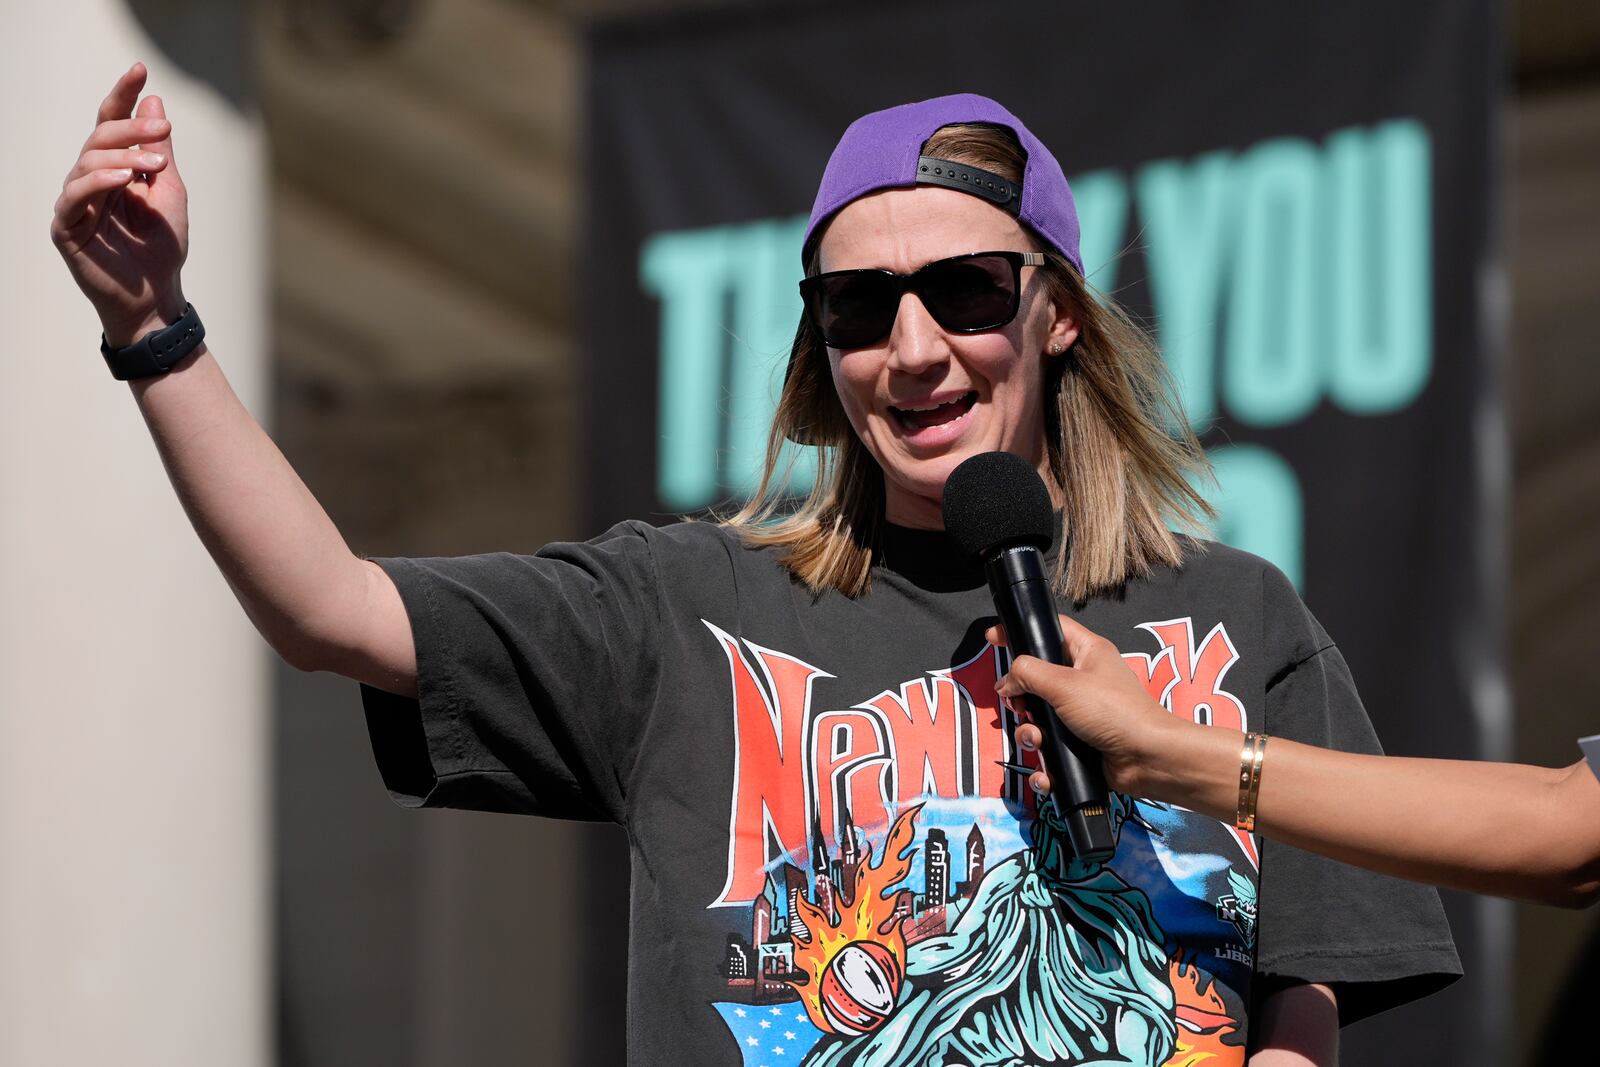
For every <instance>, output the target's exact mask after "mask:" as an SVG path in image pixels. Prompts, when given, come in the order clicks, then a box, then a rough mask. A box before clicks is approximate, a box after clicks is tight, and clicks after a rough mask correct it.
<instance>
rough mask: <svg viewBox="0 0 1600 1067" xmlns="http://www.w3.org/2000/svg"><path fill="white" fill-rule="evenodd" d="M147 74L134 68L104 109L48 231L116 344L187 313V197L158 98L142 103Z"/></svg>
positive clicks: (138, 66) (65, 185)
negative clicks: (184, 272)
mask: <svg viewBox="0 0 1600 1067" xmlns="http://www.w3.org/2000/svg"><path fill="white" fill-rule="evenodd" d="M146 74H147V72H146V70H145V68H144V65H143V64H142V63H136V64H134V65H133V67H132V68H131V69H130V70H129V71H128V72H127V73H126V74H124V75H123V76H122V77H121V78H119V79H118V80H117V84H116V85H115V86H114V87H113V88H112V90H111V92H110V94H109V95H108V96H107V97H106V98H105V100H104V101H103V102H102V103H101V105H100V111H99V114H98V116H97V117H96V124H95V128H94V131H93V132H92V133H90V134H89V139H88V140H87V141H85V142H84V145H83V149H82V151H81V152H80V154H79V156H78V160H77V163H76V164H75V165H74V166H73V168H72V170H71V171H69V172H68V174H67V177H66V180H65V181H64V182H63V183H62V190H61V196H60V198H59V199H58V200H57V201H56V207H55V217H54V218H53V219H52V220H51V224H50V237H51V239H52V240H53V241H54V242H55V245H56V248H57V249H58V250H59V251H60V253H61V256H62V258H63V259H64V260H66V263H67V269H68V270H70V271H71V272H72V277H73V279H74V280H75V281H76V282H77V283H78V287H79V288H80V289H82V290H83V292H84V295H85V296H87V297H88V298H89V300H90V302H91V303H92V304H94V307H95V310H96V311H97V312H98V313H99V315H100V321H101V323H102V325H103V326H104V327H105V331H106V337H107V340H108V341H110V342H111V343H112V344H113V345H121V344H127V343H129V342H130V341H132V340H133V339H134V338H135V337H136V336H137V334H138V333H139V332H142V330H143V329H147V328H153V327H155V326H157V325H160V322H161V321H169V322H170V321H171V320H173V319H175V318H176V317H177V316H178V315H179V314H181V313H182V311H183V287H182V285H181V283H180V280H179V275H180V272H181V271H182V269H183V262H184V259H185V257H187V255H188V252H189V195H188V191H187V190H186V189H185V188H184V186H183V179H182V178H181V177H179V175H178V168H177V165H176V163H175V162H174V161H173V158H172V128H171V124H170V123H169V122H167V120H166V114H165V111H164V109H163V107H162V104H161V99H160V98H159V97H155V96H148V97H145V99H144V100H142V101H138V96H139V92H140V90H141V89H143V88H144V83H145V78H146ZM135 101H138V108H137V110H135V107H134V103H135Z"/></svg>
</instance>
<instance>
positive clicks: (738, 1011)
mask: <svg viewBox="0 0 1600 1067" xmlns="http://www.w3.org/2000/svg"><path fill="white" fill-rule="evenodd" d="M733 1013H734V1014H735V1015H737V1016H738V1017H739V1018H741V1019H743V1018H744V1017H745V1015H747V1014H748V1012H746V1011H745V1010H744V1009H743V1008H734V1009H733Z"/></svg>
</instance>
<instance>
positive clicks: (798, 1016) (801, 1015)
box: [794, 1011, 806, 1023]
mask: <svg viewBox="0 0 1600 1067" xmlns="http://www.w3.org/2000/svg"><path fill="white" fill-rule="evenodd" d="M794 1021H795V1022H797V1023H803V1022H805V1021H806V1013H805V1012H803V1011H797V1012H795V1013H794Z"/></svg>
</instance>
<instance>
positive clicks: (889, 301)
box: [805, 271, 900, 348]
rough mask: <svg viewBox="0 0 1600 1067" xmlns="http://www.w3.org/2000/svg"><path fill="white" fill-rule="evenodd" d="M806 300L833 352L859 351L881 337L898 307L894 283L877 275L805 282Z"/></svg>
mask: <svg viewBox="0 0 1600 1067" xmlns="http://www.w3.org/2000/svg"><path fill="white" fill-rule="evenodd" d="M805 297H806V303H807V304H808V305H809V306H810V309H811V318H812V322H813V323H815V324H816V327H817V332H819V333H821V334H822V339H823V340H824V341H825V342H827V343H828V344H830V345H832V346H833V347H835V348H861V347H863V346H864V345H869V344H871V343H872V342H874V341H876V340H878V339H879V338H881V337H883V336H884V335H885V334H887V333H888V332H889V328H890V327H891V326H893V325H894V315H895V311H896V310H897V309H898V308H899V305H900V292H899V288H898V286H897V285H896V282H895V279H894V278H893V277H892V276H891V275H888V274H883V273H880V272H878V271H861V272H859V273H858V272H854V271H852V272H848V273H845V274H834V275H822V276H819V277H816V278H810V279H807V286H806V288H805Z"/></svg>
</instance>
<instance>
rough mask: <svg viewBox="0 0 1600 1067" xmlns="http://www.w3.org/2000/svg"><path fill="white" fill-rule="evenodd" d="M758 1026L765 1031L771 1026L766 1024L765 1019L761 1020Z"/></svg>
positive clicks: (768, 1023)
mask: <svg viewBox="0 0 1600 1067" xmlns="http://www.w3.org/2000/svg"><path fill="white" fill-rule="evenodd" d="M758 1025H759V1026H760V1027H761V1029H763V1030H765V1029H767V1028H768V1027H770V1026H771V1025H772V1024H771V1023H770V1022H768V1021H767V1020H766V1019H762V1020H761V1022H760V1023H759V1024H758Z"/></svg>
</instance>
